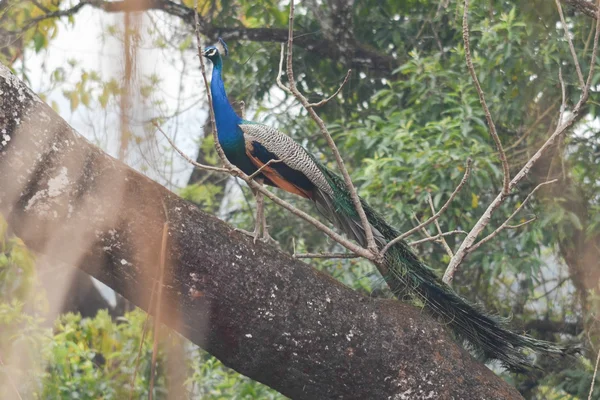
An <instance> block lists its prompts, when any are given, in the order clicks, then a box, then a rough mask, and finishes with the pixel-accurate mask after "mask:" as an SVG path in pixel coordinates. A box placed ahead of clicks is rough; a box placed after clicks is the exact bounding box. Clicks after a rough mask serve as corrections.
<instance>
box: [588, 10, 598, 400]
mask: <svg viewBox="0 0 600 400" xmlns="http://www.w3.org/2000/svg"><path fill="white" fill-rule="evenodd" d="M598 19H599V20H600V16H599V17H598ZM598 364H600V351H598V356H597V357H596V366H595V367H594V375H593V376H592V385H591V386H590V394H589V396H588V400H592V395H593V394H594V383H596V374H597V373H598Z"/></svg>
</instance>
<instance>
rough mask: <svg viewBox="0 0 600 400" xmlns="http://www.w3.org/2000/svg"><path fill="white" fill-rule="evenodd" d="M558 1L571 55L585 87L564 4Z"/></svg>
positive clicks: (582, 85) (557, 5)
mask: <svg viewBox="0 0 600 400" xmlns="http://www.w3.org/2000/svg"><path fill="white" fill-rule="evenodd" d="M554 2H555V3H556V8H557V9H558V15H559V16H560V22H561V24H562V26H563V29H564V30H565V37H566V38H567V41H568V42H569V50H571V56H572V57H573V62H574V63H575V70H576V71H577V78H578V79H579V86H580V87H581V88H582V89H583V87H584V86H585V82H584V81H583V74H582V73H581V67H580V66H579V60H578V59H577V53H576V52H575V47H573V39H572V38H571V34H570V33H569V27H568V26H567V22H566V21H565V16H564V14H563V9H562V6H561V5H560V1H559V0H554Z"/></svg>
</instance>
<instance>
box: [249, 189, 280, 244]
mask: <svg viewBox="0 0 600 400" xmlns="http://www.w3.org/2000/svg"><path fill="white" fill-rule="evenodd" d="M256 180H257V182H258V183H259V184H261V185H262V183H263V180H262V179H261V178H257V179H256ZM254 197H255V198H256V226H255V228H254V231H255V232H262V234H261V235H260V240H262V241H263V242H265V243H273V244H275V245H277V246H279V243H277V241H276V240H275V239H273V238H272V237H271V235H269V227H268V225H267V216H266V215H265V196H263V194H262V193H261V192H259V191H258V190H257V191H256V192H254ZM254 240H255V241H256V238H255V239H254Z"/></svg>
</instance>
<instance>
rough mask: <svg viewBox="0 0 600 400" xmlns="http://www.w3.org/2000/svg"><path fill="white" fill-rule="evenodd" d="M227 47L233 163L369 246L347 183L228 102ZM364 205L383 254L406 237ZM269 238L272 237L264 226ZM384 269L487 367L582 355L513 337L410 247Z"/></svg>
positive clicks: (225, 139)
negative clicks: (537, 355) (533, 356)
mask: <svg viewBox="0 0 600 400" xmlns="http://www.w3.org/2000/svg"><path fill="white" fill-rule="evenodd" d="M219 42H220V44H219V45H216V46H208V47H206V48H205V49H204V51H203V56H204V57H206V58H207V59H209V60H210V61H211V62H212V64H213V70H212V80H211V83H210V90H211V94H212V99H213V107H214V114H215V121H216V127H217V137H218V141H219V143H220V145H221V147H222V149H223V151H224V153H225V155H226V157H227V158H228V159H229V161H230V162H231V163H232V164H234V165H235V166H237V167H238V168H240V169H241V170H242V171H243V172H244V173H246V174H247V175H252V174H254V173H255V172H257V171H258V170H259V169H260V168H262V170H261V171H260V173H258V174H256V177H255V179H259V180H261V181H262V182H263V183H264V184H267V185H270V186H274V187H277V188H280V189H283V190H285V191H287V192H290V193H293V194H296V195H298V196H301V197H304V198H306V199H309V200H311V201H312V202H313V203H314V204H315V206H316V208H317V210H318V211H319V212H320V213H321V214H323V215H324V216H325V218H327V219H328V220H329V221H330V222H331V223H333V225H334V226H336V227H337V228H338V229H340V230H342V231H343V232H344V233H345V234H346V235H348V236H349V237H350V238H352V239H353V240H355V241H357V242H358V243H359V244H361V245H362V246H366V244H367V243H366V242H367V241H366V235H365V232H364V228H363V226H362V224H361V221H360V218H359V216H358V213H357V212H356V209H355V208H354V203H353V202H352V198H351V196H350V194H349V192H348V190H347V187H346V185H345V182H344V180H343V179H342V178H341V177H340V176H338V175H337V174H335V173H334V172H332V171H331V170H329V169H328V168H326V167H325V166H324V165H323V164H322V163H320V162H319V161H317V159H316V158H315V157H314V156H313V155H311V154H310V153H309V152H308V151H307V150H306V149H304V148H303V147H302V146H301V145H299V144H298V143H296V142H295V141H294V140H293V139H292V138H291V137H289V136H287V135H286V134H284V133H282V132H280V131H278V130H277V129H274V128H272V127H270V126H267V125H263V124H260V123H255V122H251V121H247V120H245V119H243V118H241V117H239V116H238V115H237V114H236V112H235V111H234V109H233V107H232V105H231V104H230V102H229V100H228V98H227V94H226V92H225V86H224V83H223V79H222V76H221V73H222V69H223V58H222V57H221V51H222V52H223V53H224V55H225V56H226V55H228V49H227V45H226V44H225V42H223V40H222V39H219ZM219 47H220V48H221V49H219ZM361 202H362V205H363V208H364V210H365V213H366V215H367V219H368V222H369V224H370V225H371V229H372V232H373V236H374V238H375V241H376V244H377V246H378V248H379V249H382V248H383V247H384V246H385V245H386V243H388V242H389V241H391V240H392V239H394V238H396V237H398V236H399V232H398V231H397V230H396V229H394V228H393V227H392V226H390V225H389V224H387V223H386V221H385V220H384V218H383V217H382V216H381V215H379V214H378V213H377V212H376V211H375V210H373V208H371V207H370V206H369V205H368V204H367V203H366V202H365V201H364V200H362V199H361ZM257 213H258V211H257ZM258 219H259V216H257V226H256V229H255V231H254V234H255V235H258V233H259V231H260V227H259V221H258ZM263 233H266V232H265V229H264V227H263ZM255 237H256V236H255ZM383 266H384V268H382V269H380V270H383V271H387V275H388V276H385V277H384V278H385V279H386V280H387V282H388V284H389V285H390V287H391V288H392V290H393V291H394V293H395V294H396V295H399V294H400V293H402V294H403V295H405V294H409V295H411V297H412V298H414V299H416V300H418V301H419V302H420V303H422V305H423V307H424V309H425V310H427V311H428V312H429V313H430V314H432V315H433V316H434V317H436V318H437V319H438V320H440V321H441V322H442V323H444V324H446V325H447V326H449V327H450V328H451V330H452V332H453V333H454V334H455V336H456V338H457V340H459V341H460V342H462V343H464V344H465V345H466V346H467V347H468V348H469V349H470V350H471V351H472V353H474V355H475V356H477V357H478V358H479V359H481V360H482V361H488V360H499V361H500V362H501V363H502V365H503V366H504V367H505V368H507V369H509V370H512V371H515V372H525V371H527V370H529V369H530V368H532V367H533V363H532V361H531V360H530V359H529V357H528V356H527V355H526V354H525V353H524V351H527V350H529V351H538V352H545V353H549V354H555V355H567V354H573V353H575V352H576V351H577V348H576V346H573V347H570V346H566V347H560V346H557V345H554V344H553V343H550V342H547V341H542V340H537V339H534V338H532V337H530V336H527V335H521V334H518V333H515V332H513V331H511V330H510V329H509V328H508V327H507V321H506V320H504V319H502V318H499V317H496V316H492V315H489V314H487V313H486V312H485V311H484V310H483V309H482V308H481V307H479V306H478V305H474V304H471V303H469V302H468V301H466V300H465V299H463V298H462V297H460V296H459V295H458V294H457V293H455V292H454V291H453V290H452V288H450V287H449V286H448V285H446V284H445V283H444V282H442V280H441V279H440V278H439V276H438V275H437V274H436V272H435V271H434V270H433V269H431V268H430V267H428V266H427V265H426V264H424V263H423V262H422V261H421V260H420V259H419V257H418V256H417V255H416V254H415V253H414V252H413V250H412V249H411V248H410V246H409V245H408V244H407V243H406V242H405V241H399V242H398V243H396V244H394V245H393V246H392V247H390V248H389V250H388V251H387V252H386V254H385V256H384V260H383Z"/></svg>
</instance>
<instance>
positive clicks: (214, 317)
mask: <svg viewBox="0 0 600 400" xmlns="http://www.w3.org/2000/svg"><path fill="white" fill-rule="evenodd" d="M0 212H1V213H2V214H3V215H4V216H5V218H6V219H7V221H8V223H9V224H10V226H11V228H12V229H13V230H14V231H15V232H16V233H17V234H18V235H19V236H20V237H21V238H22V239H23V240H24V241H25V243H26V244H27V245H28V246H29V248H30V249H32V250H34V251H36V252H37V253H38V254H39V256H40V257H41V258H44V259H45V260H47V261H52V260H58V261H60V262H64V263H66V264H67V265H77V266H79V268H81V269H83V270H84V271H85V272H87V273H89V274H90V275H92V276H94V277H95V278H97V279H99V280H101V281H102V282H104V283H106V284H107V285H108V286H110V287H112V288H113V289H114V290H116V291H117V292H118V293H120V294H122V295H123V296H125V297H126V298H127V299H129V300H131V301H132V302H134V303H135V304H136V305H138V306H140V307H141V308H143V309H145V310H149V311H150V312H151V313H154V312H155V310H156V307H155V305H151V304H150V302H149V299H150V296H151V293H152V291H153V287H155V286H157V285H156V283H157V282H159V281H160V282H162V296H160V299H158V301H159V302H160V309H161V310H162V312H161V314H160V320H161V322H163V323H164V324H166V325H168V326H170V327H171V328H173V329H175V330H176V331H178V332H179V333H181V334H182V335H183V336H185V337H187V338H188V339H190V340H191V341H192V342H194V343H195V344H197V345H199V346H201V347H203V348H205V349H206V350H207V351H209V352H210V353H211V354H213V355H215V356H216V357H217V358H219V359H220V360H221V361H223V363H224V364H225V365H227V366H229V367H231V368H234V369H235V370H237V371H239V372H241V373H242V374H244V375H247V376H249V377H250V378H252V379H255V380H258V381H260V382H263V383H265V384H267V385H269V386H271V387H272V388H274V389H276V390H278V391H279V392H281V393H283V394H285V395H287V396H289V397H291V398H294V399H323V398H344V399H367V398H372V399H388V398H389V399H392V398H393V399H402V398H407V399H409V398H410V399H421V398H422V399H425V398H431V399H433V398H435V399H451V398H454V399H459V398H460V399H481V398H493V399H515V398H520V396H519V394H518V392H517V391H516V390H515V389H514V388H512V387H511V386H509V385H508V384H507V383H506V382H504V381H503V380H502V379H500V378H499V377H497V376H496V375H494V374H493V373H492V372H491V371H490V370H489V369H487V368H486V367H485V366H484V365H483V364H480V363H478V362H476V361H475V360H474V359H473V358H472V357H471V356H470V355H469V354H468V353H467V352H466V351H465V350H463V349H461V348H460V347H459V346H458V345H457V344H456V343H454V342H453V341H452V340H451V339H450V337H449V335H448V334H447V333H446V331H445V329H444V327H443V326H441V325H439V324H438V323H436V322H435V321H433V320H432V319H430V318H429V317H427V316H426V315H424V314H423V312H422V311H421V310H420V309H417V308H415V307H413V306H410V305H407V304H403V303H400V302H398V301H395V300H377V299H371V298H367V297H364V296H362V295H360V294H358V293H356V292H354V291H352V290H350V289H348V288H346V287H345V286H343V285H341V284H340V283H338V282H337V281H335V280H334V279H333V278H331V277H329V276H328V275H325V274H323V273H321V272H319V271H316V270H315V269H313V268H311V267H310V266H308V265H306V264H303V263H301V262H299V261H297V260H293V259H292V258H291V257H289V256H288V255H286V254H283V253H281V252H279V251H278V250H276V249H274V248H272V247H269V246H267V245H264V244H262V243H258V244H256V245H255V244H253V243H252V241H251V240H250V239H249V238H247V237H246V236H245V235H243V234H239V233H236V232H234V231H233V230H232V229H231V227H230V226H228V225H227V224H225V223H224V222H222V221H220V220H218V219H217V218H215V217H213V216H211V215H208V214H206V213H203V212H202V211H200V210H198V209H197V208H196V207H194V206H192V205H191V204H189V203H187V202H185V201H183V200H182V199H180V198H178V197H177V196H175V195H174V194H173V193H171V192H169V191H168V190H166V189H165V188H163V187H162V186H160V185H159V184H157V183H155V182H153V181H151V180H149V179H148V178H146V177H145V176H143V175H141V174H138V173H137V172H135V171H133V170H132V169H131V168H129V167H127V166H126V165H124V164H122V163H121V162H119V161H117V160H115V159H113V158H111V157H110V156H108V155H106V154H105V153H103V152H102V151H101V150H100V149H98V148H97V147H95V146H93V145H92V144H90V143H89V142H87V141H86V140H85V139H83V138H82V137H81V136H80V135H79V134H77V133H76V132H75V131H74V130H73V129H72V128H71V127H69V125H68V124H67V123H66V122H65V121H63V120H62V119H61V118H60V117H59V116H57V115H56V114H55V113H54V112H53V111H52V109H51V108H50V107H48V106H47V105H46V104H44V103H43V102H41V101H40V100H39V98H37V96H35V95H34V94H33V93H32V92H31V91H30V90H29V89H28V88H27V87H26V86H25V85H24V84H23V83H22V82H21V81H19V79H17V78H16V77H15V76H14V75H12V74H11V73H10V72H9V71H8V69H7V68H6V67H4V66H2V65H0ZM166 221H168V244H167V258H166V259H167V262H166V264H165V266H164V269H163V270H161V266H160V263H159V260H160V248H161V238H162V232H163V227H164V223H165V222H166ZM161 275H162V277H163V278H162V279H161ZM157 297H158V295H155V296H154V299H155V303H156V299H157Z"/></svg>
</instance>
